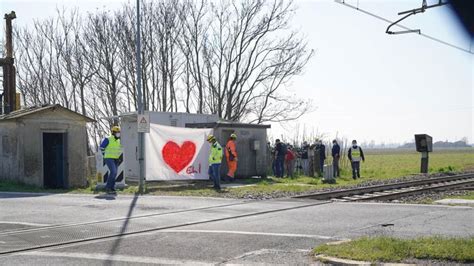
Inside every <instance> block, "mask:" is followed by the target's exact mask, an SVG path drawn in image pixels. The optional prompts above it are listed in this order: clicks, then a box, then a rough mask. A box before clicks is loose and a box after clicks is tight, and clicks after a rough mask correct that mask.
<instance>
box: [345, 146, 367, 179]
mask: <svg viewBox="0 0 474 266" xmlns="http://www.w3.org/2000/svg"><path fill="white" fill-rule="evenodd" d="M347 156H348V157H349V160H350V161H351V166H352V178H353V179H356V177H358V178H360V160H362V161H364V162H365V157H364V152H363V151H362V148H361V147H360V146H357V141H356V140H353V141H352V147H350V148H349V153H348V154H347Z"/></svg>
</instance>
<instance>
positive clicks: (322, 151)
mask: <svg viewBox="0 0 474 266" xmlns="http://www.w3.org/2000/svg"><path fill="white" fill-rule="evenodd" d="M316 152H317V153H318V155H319V156H316V157H319V162H317V163H319V171H318V174H319V176H323V172H324V161H325V160H326V146H324V144H323V142H322V140H318V141H317V144H316Z"/></svg>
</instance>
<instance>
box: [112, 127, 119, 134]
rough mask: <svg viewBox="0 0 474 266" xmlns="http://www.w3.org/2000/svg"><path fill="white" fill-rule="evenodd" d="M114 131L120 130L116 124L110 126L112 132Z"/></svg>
mask: <svg viewBox="0 0 474 266" xmlns="http://www.w3.org/2000/svg"><path fill="white" fill-rule="evenodd" d="M115 132H120V128H119V127H118V126H113V127H112V133H115Z"/></svg>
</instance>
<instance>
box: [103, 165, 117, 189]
mask: <svg viewBox="0 0 474 266" xmlns="http://www.w3.org/2000/svg"><path fill="white" fill-rule="evenodd" d="M104 160H105V164H106V165H107V167H108V168H109V175H108V177H107V183H106V184H105V188H106V189H114V187H115V178H116V177H117V160H115V159H110V158H107V159H104Z"/></svg>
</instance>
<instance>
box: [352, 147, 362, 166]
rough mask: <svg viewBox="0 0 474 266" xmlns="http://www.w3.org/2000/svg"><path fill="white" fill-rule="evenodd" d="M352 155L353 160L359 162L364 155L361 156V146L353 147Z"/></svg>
mask: <svg viewBox="0 0 474 266" xmlns="http://www.w3.org/2000/svg"><path fill="white" fill-rule="evenodd" d="M351 156H352V161H353V162H359V161H360V160H361V159H362V157H361V156H360V147H359V146H357V148H355V149H354V147H351Z"/></svg>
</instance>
